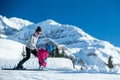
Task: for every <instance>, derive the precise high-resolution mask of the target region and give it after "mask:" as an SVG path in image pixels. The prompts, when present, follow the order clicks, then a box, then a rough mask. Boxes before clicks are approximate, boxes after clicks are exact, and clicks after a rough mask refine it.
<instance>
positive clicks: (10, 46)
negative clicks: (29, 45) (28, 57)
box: [0, 38, 24, 59]
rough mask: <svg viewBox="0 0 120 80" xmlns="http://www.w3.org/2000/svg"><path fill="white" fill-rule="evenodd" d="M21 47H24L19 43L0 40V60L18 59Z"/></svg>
mask: <svg viewBox="0 0 120 80" xmlns="http://www.w3.org/2000/svg"><path fill="white" fill-rule="evenodd" d="M23 47H24V45H23V44H21V43H19V42H16V41H12V40H8V39H1V38H0V58H3V59H15V58H19V57H20V56H21V53H22V49H23Z"/></svg>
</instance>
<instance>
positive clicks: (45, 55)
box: [37, 48, 48, 67]
mask: <svg viewBox="0 0 120 80" xmlns="http://www.w3.org/2000/svg"><path fill="white" fill-rule="evenodd" d="M37 55H38V60H39V61H40V63H41V65H42V66H43V67H46V65H47V63H46V62H45V59H47V58H48V51H47V50H45V49H43V48H41V49H39V50H38V54H37Z"/></svg>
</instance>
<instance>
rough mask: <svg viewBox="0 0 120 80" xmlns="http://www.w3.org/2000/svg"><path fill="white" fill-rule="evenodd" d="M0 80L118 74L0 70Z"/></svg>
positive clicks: (112, 77)
mask: <svg viewBox="0 0 120 80" xmlns="http://www.w3.org/2000/svg"><path fill="white" fill-rule="evenodd" d="M0 80H120V74H103V73H99V74H95V73H75V72H73V71H63V70H61V71H60V70H59V71H58V70H49V71H34V70H33V71H32V70H31V71H25V70H15V71H14V70H0Z"/></svg>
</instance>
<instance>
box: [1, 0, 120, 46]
mask: <svg viewBox="0 0 120 80" xmlns="http://www.w3.org/2000/svg"><path fill="white" fill-rule="evenodd" d="M0 15H3V16H6V17H8V18H9V17H19V18H22V19H27V20H29V21H32V22H34V23H38V22H41V21H44V20H46V19H53V20H55V21H57V22H59V23H61V24H70V25H75V26H78V27H79V28H81V29H83V30H84V31H85V32H86V33H88V34H90V35H92V36H93V37H96V38H98V39H101V40H105V41H109V42H110V43H112V44H113V45H115V46H118V47H120V0H0Z"/></svg>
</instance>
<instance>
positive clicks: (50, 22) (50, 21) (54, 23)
mask: <svg viewBox="0 0 120 80" xmlns="http://www.w3.org/2000/svg"><path fill="white" fill-rule="evenodd" d="M46 22H47V23H49V24H51V25H60V24H59V23H58V22H56V21H55V20H52V19H48V20H46Z"/></svg>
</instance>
